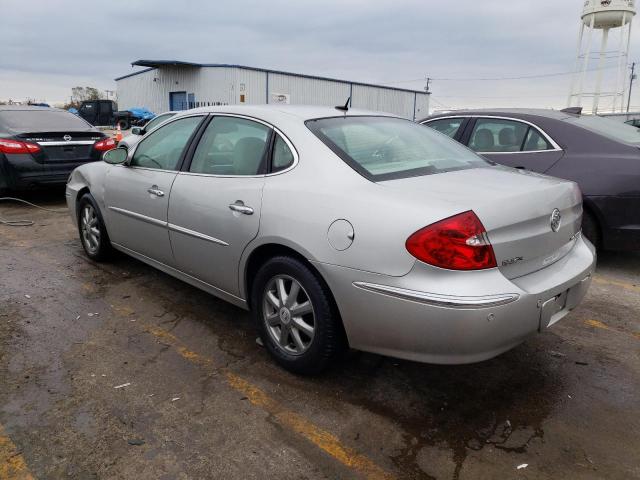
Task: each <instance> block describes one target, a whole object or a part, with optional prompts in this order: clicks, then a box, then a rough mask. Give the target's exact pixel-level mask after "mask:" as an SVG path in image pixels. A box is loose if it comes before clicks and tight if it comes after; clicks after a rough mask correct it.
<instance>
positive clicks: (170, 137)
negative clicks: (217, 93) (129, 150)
mask: <svg viewBox="0 0 640 480" xmlns="http://www.w3.org/2000/svg"><path fill="white" fill-rule="evenodd" d="M201 121H202V117H201V116H198V117H187V118H182V119H180V120H176V121H175V122H171V123H169V124H168V125H165V126H163V127H160V128H159V129H158V130H156V131H154V132H152V133H150V134H149V136H147V137H145V138H144V140H142V141H141V142H140V144H139V145H138V148H136V151H135V153H134V154H133V159H132V160H131V166H133V167H145V168H156V169H159V170H177V169H178V162H179V161H180V157H181V156H182V152H183V150H184V148H185V146H186V145H187V143H188V142H189V138H191V135H193V132H194V131H195V130H196V128H197V127H198V125H199V124H200V122H201Z"/></svg>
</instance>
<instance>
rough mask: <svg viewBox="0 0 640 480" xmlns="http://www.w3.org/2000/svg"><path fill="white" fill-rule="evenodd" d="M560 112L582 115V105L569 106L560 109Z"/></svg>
mask: <svg viewBox="0 0 640 480" xmlns="http://www.w3.org/2000/svg"><path fill="white" fill-rule="evenodd" d="M560 111H561V112H562V113H570V114H573V115H582V107H569V108H565V109H563V110H560Z"/></svg>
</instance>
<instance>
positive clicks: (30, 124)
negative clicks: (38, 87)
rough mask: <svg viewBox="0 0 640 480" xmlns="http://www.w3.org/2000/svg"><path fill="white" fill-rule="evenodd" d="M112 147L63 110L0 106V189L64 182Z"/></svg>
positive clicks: (85, 123) (94, 131)
mask: <svg viewBox="0 0 640 480" xmlns="http://www.w3.org/2000/svg"><path fill="white" fill-rule="evenodd" d="M114 147H115V141H114V140H113V139H112V138H110V137H108V136H107V135H105V134H104V133H102V132H101V131H99V130H97V129H96V128H94V127H93V126H91V125H90V124H88V123H87V122H86V121H84V120H83V119H81V118H80V117H78V116H76V115H73V114H72V113H69V112H65V111H64V110H58V109H56V108H46V107H32V106H20V105H8V106H0V191H2V190H22V189H26V188H30V187H33V186H37V185H54V184H64V183H66V181H67V178H68V177H69V174H70V173H71V171H72V170H73V169H74V168H76V167H77V166H78V165H82V164H83V163H87V162H94V161H97V160H100V159H101V157H102V153H103V152H105V151H107V150H110V149H112V148H114Z"/></svg>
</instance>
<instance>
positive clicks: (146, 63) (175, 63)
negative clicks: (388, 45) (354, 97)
mask: <svg viewBox="0 0 640 480" xmlns="http://www.w3.org/2000/svg"><path fill="white" fill-rule="evenodd" d="M131 66H132V67H148V68H145V69H144V70H139V71H137V72H133V73H130V74H128V75H124V76H122V77H118V78H116V79H115V81H118V80H122V79H124V78H128V77H133V76H134V75H139V74H141V73H145V72H148V71H151V70H154V69H156V68H162V67H192V68H203V67H204V68H240V69H243V70H253V71H256V72H264V73H273V74H279V75H290V76H292V77H300V78H309V79H312V80H325V81H329V82H339V83H350V84H351V85H359V86H363V87H374V88H386V89H388V90H396V91H399V92H409V93H420V94H423V95H425V94H426V92H424V91H422V90H411V89H407V88H399V87H390V86H388V85H377V84H373V83H363V82H352V81H350V80H341V79H337V78H331V77H321V76H317V75H305V74H302V73H292V72H285V71H282V70H271V69H268V68H259V67H247V66H245V65H234V64H227V63H193V62H183V61H180V60H136V61H135V62H132V63H131Z"/></svg>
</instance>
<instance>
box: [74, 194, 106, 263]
mask: <svg viewBox="0 0 640 480" xmlns="http://www.w3.org/2000/svg"><path fill="white" fill-rule="evenodd" d="M78 231H79V233H80V242H81V243H82V248H84V251H85V253H86V254H87V256H88V257H89V258H90V259H91V260H94V261H96V262H103V261H105V260H107V259H108V258H109V257H110V256H111V254H112V252H113V247H112V246H111V242H110V240H109V235H108V234H107V229H106V227H105V225H104V221H103V220H102V215H101V214H100V209H99V208H98V204H97V203H96V201H95V199H94V198H93V196H92V195H91V194H89V193H86V194H84V195H83V196H82V198H81V199H80V202H79V203H78Z"/></svg>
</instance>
